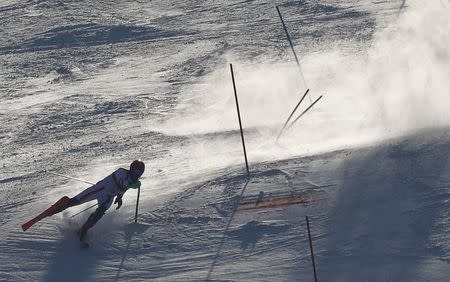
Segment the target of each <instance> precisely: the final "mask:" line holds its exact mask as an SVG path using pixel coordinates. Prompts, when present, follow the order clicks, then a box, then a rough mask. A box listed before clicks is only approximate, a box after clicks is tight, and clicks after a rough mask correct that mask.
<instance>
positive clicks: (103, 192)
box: [48, 160, 145, 242]
mask: <svg viewBox="0 0 450 282" xmlns="http://www.w3.org/2000/svg"><path fill="white" fill-rule="evenodd" d="M144 170H145V164H144V162H142V161H141V160H135V161H133V162H132V163H131V164H130V170H127V169H124V168H119V169H117V170H116V171H114V172H113V173H112V174H111V175H109V176H107V177H105V178H104V179H103V180H101V181H99V182H97V183H96V184H95V185H93V186H91V187H89V188H87V189H86V190H84V191H83V192H81V193H79V194H78V195H76V196H75V197H73V198H70V199H68V201H66V203H64V204H62V205H61V206H58V207H56V209H55V210H54V212H51V213H50V214H49V215H48V216H52V215H54V214H57V213H59V212H62V211H63V210H65V209H67V208H70V207H73V206H77V205H81V204H84V203H86V202H89V201H92V200H97V202H98V207H97V209H96V210H95V211H94V212H93V213H92V214H91V215H90V216H89V218H88V219H87V221H86V223H84V224H83V226H82V227H81V229H80V230H79V233H78V234H79V238H80V241H81V242H84V239H85V237H86V233H87V231H88V229H89V228H91V227H93V226H94V225H95V224H96V223H97V222H98V221H99V220H100V218H102V216H103V215H104V214H105V212H106V210H107V209H109V208H110V207H111V204H112V201H113V199H114V197H116V199H115V201H114V204H117V208H116V210H117V209H119V208H120V207H121V206H122V196H123V194H125V192H126V191H127V190H128V188H132V189H137V188H139V187H141V182H140V181H139V180H138V179H139V178H140V177H141V176H142V174H143V173H144Z"/></svg>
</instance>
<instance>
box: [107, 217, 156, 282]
mask: <svg viewBox="0 0 450 282" xmlns="http://www.w3.org/2000/svg"><path fill="white" fill-rule="evenodd" d="M148 228H150V225H147V224H140V223H129V224H127V225H126V226H125V237H124V239H125V241H126V242H127V246H126V248H125V251H124V252H123V256H122V259H121V261H120V266H119V269H118V270H117V274H116V277H115V279H114V281H119V278H120V273H121V272H122V269H123V265H124V262H125V259H126V258H127V255H128V251H129V249H130V245H131V241H132V240H133V238H134V236H135V235H138V234H142V233H144V232H145V231H146V230H147V229H148Z"/></svg>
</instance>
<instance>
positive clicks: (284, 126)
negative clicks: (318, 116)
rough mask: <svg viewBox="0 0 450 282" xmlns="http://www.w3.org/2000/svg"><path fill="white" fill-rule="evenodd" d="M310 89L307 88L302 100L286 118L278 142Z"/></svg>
mask: <svg viewBox="0 0 450 282" xmlns="http://www.w3.org/2000/svg"><path fill="white" fill-rule="evenodd" d="M308 92H309V89H307V90H306V92H305V94H303V96H302V98H301V99H300V101H299V102H298V103H297V106H295V108H294V110H293V111H292V113H291V115H290V116H289V117H288V119H287V120H286V122H285V123H284V125H283V128H282V129H281V130H280V133H279V134H278V136H277V139H276V142H278V139H280V136H281V134H282V133H283V130H284V129H285V128H286V125H287V124H288V122H289V121H290V120H291V118H292V116H293V115H294V113H295V111H296V110H297V108H298V107H299V106H300V104H301V103H302V101H303V99H305V96H306V94H308Z"/></svg>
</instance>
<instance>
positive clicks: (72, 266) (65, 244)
mask: <svg viewBox="0 0 450 282" xmlns="http://www.w3.org/2000/svg"><path fill="white" fill-rule="evenodd" d="M63 232H64V234H63V238H62V239H61V240H60V241H59V244H58V245H57V246H55V248H56V250H54V252H55V255H54V258H53V259H52V261H51V263H50V265H49V270H48V272H47V273H46V275H44V277H43V279H42V281H86V280H89V277H91V276H92V275H93V274H94V272H95V269H96V266H97V260H98V259H101V257H102V255H101V254H98V252H99V250H94V249H88V250H83V249H80V246H79V240H78V237H77V235H76V232H75V230H71V229H68V230H64V231H63ZM50 251H51V252H53V250H50ZM92 253H95V254H92Z"/></svg>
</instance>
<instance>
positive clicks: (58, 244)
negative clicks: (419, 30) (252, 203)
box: [0, 0, 450, 281]
mask: <svg viewBox="0 0 450 282" xmlns="http://www.w3.org/2000/svg"><path fill="white" fill-rule="evenodd" d="M408 2H409V1H406V2H405V1H402V0H399V1H390V2H388V1H366V0H360V1H281V2H279V3H278V2H277V3H275V2H272V1H231V2H230V1H226V2H220V1H219V2H218V1H206V2H205V1H188V2H185V1H150V2H143V1H138V2H135V1H107V2H98V1H88V0H85V1H56V0H55V1H19V0H17V1H12V0H11V1H2V3H0V26H1V29H0V34H1V35H2V36H0V61H1V68H0V99H1V103H0V144H1V147H2V160H1V161H0V191H1V196H0V197H1V198H0V199H1V201H0V223H1V226H2V231H1V232H0V241H1V244H0V265H1V267H0V280H1V281H149V280H152V281H205V280H209V281H311V280H312V269H311V261H310V255H309V245H308V238H307V233H306V223H305V216H306V215H308V216H309V217H310V220H311V227H312V234H313V242H314V248H315V254H316V263H317V267H318V276H319V280H320V281H447V279H448V277H449V276H450V271H449V269H450V268H449V263H450V248H449V246H450V235H449V234H450V228H449V224H450V223H449V218H450V208H449V207H450V206H449V199H450V162H449V157H448V156H449V155H450V135H449V133H448V126H449V125H448V120H447V122H445V120H444V122H443V121H442V120H441V116H440V114H441V113H442V112H446V111H445V110H447V109H448V104H447V106H445V104H446V103H445V102H446V101H445V100H444V101H442V102H439V103H437V102H433V101H436V100H438V101H439V98H442V97H444V99H445V95H444V94H446V93H448V83H447V84H446V82H444V80H441V78H442V77H445V74H446V73H447V74H448V68H447V69H446V67H448V65H449V64H448V63H449V59H448V58H449V55H448V51H446V49H440V47H442V42H441V41H442V40H441V41H439V40H437V41H436V38H435V37H431V38H428V37H424V38H421V37H420V39H421V40H422V39H423V41H425V43H426V44H424V46H425V45H427V44H428V41H426V40H427V39H429V40H430V42H431V43H430V45H431V46H435V47H436V49H432V50H433V52H432V53H433V55H434V56H436V57H433V58H434V59H436V60H435V61H434V60H432V63H435V65H432V67H433V70H432V72H431V74H427V73H425V74H423V75H422V73H419V78H420V79H414V78H415V77H414V76H413V75H411V77H408V78H409V79H410V81H406V82H405V81H403V79H406V78H405V77H402V76H399V77H395V79H394V78H393V79H392V80H389V81H387V82H386V83H385V84H386V85H388V86H386V85H383V87H379V85H375V86H376V87H374V85H369V87H367V88H365V87H363V86H360V85H359V84H358V83H357V82H355V81H351V79H348V81H347V78H346V77H345V76H342V74H341V75H336V74H333V72H334V71H336V69H339V68H340V66H341V65H340V64H341V61H345V60H347V59H350V60H351V59H352V58H355V57H352V56H357V57H358V58H359V57H362V58H368V60H369V61H370V62H372V63H371V64H372V65H377V64H378V66H379V67H380V68H381V70H380V71H379V70H378V69H377V68H375V70H376V71H374V70H373V69H371V70H372V72H375V74H371V75H373V77H372V78H374V80H375V81H376V82H377V83H378V80H382V81H383V80H386V78H387V77H386V75H383V74H382V72H383V70H385V69H383V68H382V67H384V68H385V67H386V66H384V65H383V63H384V61H377V60H376V59H375V60H374V61H371V59H373V57H375V58H376V57H377V56H379V54H378V53H377V52H376V51H374V50H378V49H377V44H381V43H380V41H381V42H382V43H384V44H385V41H387V42H388V43H389V42H391V41H389V39H391V37H390V36H389V35H391V34H390V33H387V35H386V34H385V33H381V34H379V33H377V32H379V31H380V30H383V29H384V28H386V27H390V26H391V25H392V24H394V25H393V26H394V27H393V28H391V29H392V30H394V31H395V29H396V25H395V23H396V21H397V19H399V18H400V19H402V18H401V16H402V14H403V13H408V9H410V8H411V7H412V8H414V4H413V3H408ZM411 2H413V1H411ZM438 2H439V1H436V2H435V3H434V2H433V5H432V7H441V6H439V5H442V7H443V8H442V9H448V8H449V7H448V5H447V6H445V4H442V3H441V2H439V3H438ZM276 4H277V5H279V6H280V10H281V12H282V14H283V17H284V20H285V22H286V24H287V26H288V28H289V32H290V34H291V36H292V38H293V39H294V43H295V45H296V51H297V52H299V54H300V58H301V63H302V66H303V67H304V69H303V71H304V73H305V76H306V77H305V78H306V81H307V82H308V84H309V85H308V86H309V87H310V88H311V89H312V91H311V92H312V95H316V96H314V97H317V96H318V95H321V94H322V93H317V92H318V91H315V89H319V90H320V91H322V90H323V91H325V90H329V89H331V90H332V91H342V92H338V94H339V95H338V96H336V95H335V96H333V94H332V93H330V95H328V96H327V95H326V94H327V93H326V94H325V99H324V100H325V101H324V102H323V103H324V104H323V105H320V104H318V107H317V108H314V109H313V111H312V112H311V113H309V114H308V115H309V116H308V119H302V120H301V121H300V123H301V126H299V127H297V129H295V130H291V131H290V132H287V133H286V134H285V136H284V137H283V139H282V140H283V141H282V142H281V143H280V144H277V145H274V144H273V141H272V140H274V139H275V136H276V135H277V134H278V130H279V127H280V124H282V122H283V118H284V116H285V115H287V113H288V112H289V110H291V107H292V105H294V104H295V103H296V101H297V99H298V95H299V93H300V92H302V91H303V88H304V87H305V85H301V83H300V82H299V80H298V70H297V69H295V65H294V64H295V63H294V62H293V60H292V55H291V53H290V52H291V51H290V50H289V49H288V45H287V42H286V39H285V34H284V32H283V30H282V28H281V24H280V22H279V19H278V17H277V14H276V10H275V5H276ZM412 8H411V9H412ZM424 10H426V9H424ZM417 15H419V16H418V17H416V18H417V19H422V18H421V17H420V14H413V16H417ZM441 15H442V14H438V15H437V16H436V21H438V22H439V23H442V24H443V25H442V27H443V29H442V30H441V31H442V32H443V33H442V36H441V37H440V38H443V40H447V41H448V39H449V36H448V30H449V29H445V28H449V26H448V20H445V18H440V16H441ZM426 20H429V19H428V18H425V20H424V23H428V22H426ZM405 21H406V20H403V24H405V23H404V22H405ZM419 22H420V21H419ZM401 23H402V21H400V25H401ZM420 23H421V22H420ZM428 24H430V26H431V25H433V23H428ZM445 24H447V25H445ZM398 29H400V30H401V28H398ZM388 30H390V29H388ZM409 31H410V33H411V34H413V32H412V31H411V30H409ZM445 32H446V33H445ZM434 34H435V33H434ZM394 35H397V34H394ZM385 37H387V39H386V38H385ZM392 37H396V36H392ZM380 38H382V40H381V39H380ZM402 38H403V37H401V39H402ZM406 39H408V38H407V37H406ZM377 40H378V41H377ZM383 40H384V41H383ZM433 40H434V41H433ZM394 43H395V42H394ZM444 43H445V42H444ZM443 45H444V46H446V44H443ZM424 46H419V47H418V48H419V49H418V50H421V51H422V52H424V53H422V55H423V57H425V58H428V57H426V55H427V54H428V53H426V54H425V51H426V50H428V49H426V48H425V47H424ZM420 48H425V49H420ZM404 49H405V50H406V51H407V50H409V49H408V48H406V47H405V48H404ZM336 50H340V51H339V52H341V53H342V54H343V55H342V54H341V55H339V56H337V55H336ZM382 50H383V49H382ZM389 50H391V49H389ZM414 50H416V49H414ZM424 50H425V51H424ZM391 51H392V50H391ZM406 51H405V52H406ZM399 55H405V54H404V53H401V52H400V53H399ZM407 55H408V54H407ZM363 61H364V60H363ZM427 62H428V61H426V60H425V62H422V63H423V66H422V67H423V68H424V69H426V70H429V68H427V65H426V63H427ZM437 62H439V64H438V63H437ZM228 63H233V64H234V65H235V66H236V72H237V73H236V75H237V76H236V77H237V84H238V90H239V93H240V94H241V96H240V97H241V98H242V100H241V102H242V113H243V121H244V125H245V134H246V140H247V142H248V143H247V145H248V148H249V151H248V153H249V159H250V161H251V162H250V170H251V178H250V180H249V182H248V183H247V182H246V181H247V179H246V176H245V175H244V171H245V168H244V165H243V158H242V149H241V145H240V139H239V131H238V130H237V129H236V127H237V121H236V117H235V114H236V113H235V109H234V104H233V103H234V101H233V97H232V92H231V91H232V88H231V85H230V82H229V81H228V80H229V74H228V69H227V68H226V67H225V66H226V65H227V64H228ZM352 63H354V62H351V63H348V64H350V67H349V66H348V65H347V64H343V66H344V68H343V70H342V72H346V71H348V70H349V69H352V67H355V65H356V63H355V65H352ZM394 63H395V62H394ZM408 63H410V61H407V62H406V63H405V62H403V61H401V60H400V59H399V62H398V64H399V65H400V66H399V69H396V70H395V71H397V72H400V70H402V71H404V70H405V69H408V70H410V71H411V72H413V70H415V69H417V68H416V67H417V62H416V64H415V65H413V66H412V67H405V65H404V64H406V65H407V64H408ZM418 63H421V62H420V61H419V62H418ZM328 64H329V66H328ZM261 65H262V66H263V67H258V66H261ZM388 67H389V65H388ZM355 68H356V69H358V67H357V66H356V67H355ZM411 69H413V70H411ZM419 69H420V68H419ZM441 70H443V72H442V71H441ZM357 71H358V70H357ZM357 71H353V72H352V73H350V76H351V77H353V76H354V75H355V73H357ZM377 71H379V72H380V73H377ZM370 72H371V71H369V73H370ZM413 74H416V73H413ZM393 76H394V75H393ZM358 78H361V77H358ZM337 80H339V81H337ZM341 80H343V81H341ZM416 80H417V81H416ZM399 81H400V82H405V84H408V85H410V86H411V88H408V89H406V90H403V89H401V90H402V91H401V92H408V91H411V93H413V94H414V95H415V94H417V93H419V94H420V95H422V93H423V92H421V91H425V90H424V89H423V88H421V87H422V86H421V85H420V87H419V86H417V85H416V84H420V83H421V82H423V83H424V85H425V86H426V87H428V88H429V90H430V91H428V92H427V95H429V96H431V98H430V99H429V100H427V99H422V98H421V96H420V95H419V96H414V95H413V94H411V95H413V98H412V99H411V100H414V101H413V102H417V104H415V103H412V105H411V106H410V107H407V106H409V105H406V106H405V107H399V108H398V109H395V108H394V110H393V109H392V108H393V107H389V105H388V106H386V105H384V103H386V104H389V103H390V102H392V103H400V102H401V101H402V100H401V98H399V99H400V102H398V101H396V100H395V95H391V96H389V97H393V98H390V99H391V100H387V101H383V100H376V99H375V100H369V102H370V103H368V102H367V101H366V103H368V104H370V105H369V106H367V105H366V104H363V103H361V101H360V99H362V98H359V99H358V97H357V96H355V94H354V93H347V92H352V91H353V90H354V91H361V92H364V91H366V90H369V89H372V90H373V88H376V89H377V90H376V91H375V90H374V92H373V93H372V94H373V96H377V95H379V94H380V92H378V91H384V90H386V91H390V92H389V93H390V94H392V92H395V91H396V90H398V88H395V87H397V84H396V83H397V82H399ZM436 81H440V82H439V84H438V85H437V84H436ZM371 82H373V81H369V84H370V83H371ZM400 82H399V83H400ZM259 84H261V85H262V86H261V87H260V88H256V87H255V85H259ZM333 84H338V85H337V86H335V87H334V88H333ZM349 84H350V85H352V84H356V86H355V87H354V88H350V89H347V88H346V87H347V86H348V85H349ZM330 85H331V86H330ZM389 87H392V88H389ZM418 89H419V90H418ZM438 90H442V91H441V92H445V90H446V91H447V92H446V93H441V92H439V91H438ZM395 93H396V94H397V92H395ZM269 94H270V95H269ZM341 94H344V95H341ZM399 96H401V95H400V94H399ZM401 97H403V96H401ZM407 97H408V96H407ZM365 98H367V97H363V99H362V101H364V100H365ZM403 98H404V97H403ZM416 100H417V101H416ZM353 101H356V102H354V104H353ZM372 102H374V103H372ZM340 103H342V107H340V106H341V104H340ZM400 104H401V103H400ZM396 105H398V104H396ZM417 105H419V106H417ZM367 107H373V108H377V107H380V108H382V110H380V112H381V113H379V112H377V111H375V112H370V111H369V113H367V112H365V110H367V109H368V108H367ZM427 107H429V108H427ZM418 109H420V112H427V110H429V112H431V113H430V114H429V115H428V114H424V113H421V114H418V116H417V119H411V120H412V121H405V120H407V119H408V118H411V113H415V112H417V111H419V110H418ZM447 113H448V111H447ZM372 115H373V116H375V117H376V118H375V120H377V119H378V120H380V121H379V123H380V124H381V125H383V126H386V124H388V125H389V124H390V123H391V124H392V123H395V122H392V121H393V120H395V118H398V120H399V121H398V124H393V125H392V128H391V127H389V126H387V129H384V128H383V127H382V126H381V125H380V124H378V123H377V124H375V125H374V124H373V123H374V121H373V117H372ZM401 117H405V118H404V119H402V118H401ZM366 119H367V120H366ZM365 120H366V121H365ZM427 122H428V123H427ZM415 123H416V124H415ZM326 125H328V126H326ZM433 125H434V126H433ZM402 127H405V128H403V131H402V132H400V134H395V133H392V132H391V130H394V131H395V130H397V129H399V128H402ZM380 128H382V129H380ZM389 128H391V129H389ZM294 131H297V132H294ZM380 131H381V132H382V134H381V135H380ZM342 132H345V134H343V133H342ZM396 135H401V136H396ZM136 158H141V159H143V160H144V161H146V163H147V164H148V165H147V167H148V169H147V171H146V173H145V174H144V177H143V179H142V183H143V189H142V194H141V203H140V206H139V222H138V224H134V223H131V222H132V220H133V218H134V203H135V193H134V192H133V191H130V192H128V193H127V194H126V195H125V196H124V206H123V207H122V208H121V209H120V210H118V211H116V210H115V209H114V206H113V207H112V208H111V209H110V210H109V211H108V212H107V214H106V215H105V216H104V218H102V220H101V221H100V222H99V223H98V224H97V225H96V226H95V227H94V228H93V229H92V230H91V231H90V233H89V234H88V241H89V242H90V243H91V245H92V248H90V249H89V250H80V248H79V246H78V242H77V238H76V230H77V228H78V227H79V226H80V225H81V224H82V223H83V222H84V221H85V220H86V219H87V217H88V216H89V212H85V213H83V214H81V215H79V216H77V217H75V218H72V217H71V216H72V215H73V214H75V213H76V212H78V211H81V210H82V209H83V208H85V207H87V205H86V206H82V207H75V208H71V209H69V210H67V211H65V212H64V213H62V214H58V215H56V216H53V217H50V218H46V219H44V220H42V221H41V222H39V223H38V224H36V225H35V226H33V227H32V228H31V229H30V230H28V231H27V232H25V233H24V232H22V230H21V228H20V225H21V224H23V223H24V222H26V221H27V220H29V219H30V218H32V217H33V216H35V215H36V214H37V213H39V212H41V211H42V210H44V209H46V208H47V207H48V206H49V205H51V204H52V203H54V202H55V201H56V200H57V199H59V198H60V197H61V196H62V195H68V196H73V195H75V194H77V193H78V192H79V191H81V190H82V189H85V188H86V185H85V184H83V183H79V182H76V181H74V180H69V179H64V178H61V177H57V176H55V175H51V174H48V173H46V171H50V172H57V173H61V174H68V175H71V176H74V177H77V178H81V179H86V180H88V181H97V180H99V179H100V178H102V177H104V176H106V175H107V174H108V173H110V172H111V171H112V170H113V169H115V168H117V167H120V166H127V165H128V164H129V162H130V160H133V159H136ZM246 183H247V184H246ZM244 187H245V191H244V194H243V199H242V200H245V199H256V198H257V197H258V195H259V193H260V191H264V193H266V194H271V193H272V194H273V195H290V194H291V193H304V194H305V195H308V197H307V199H308V200H307V201H306V202H305V203H301V204H296V205H290V206H283V207H278V208H271V209H255V210H247V211H245V210H242V211H236V205H237V203H238V202H239V196H240V195H241V192H242V189H243V188H244Z"/></svg>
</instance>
